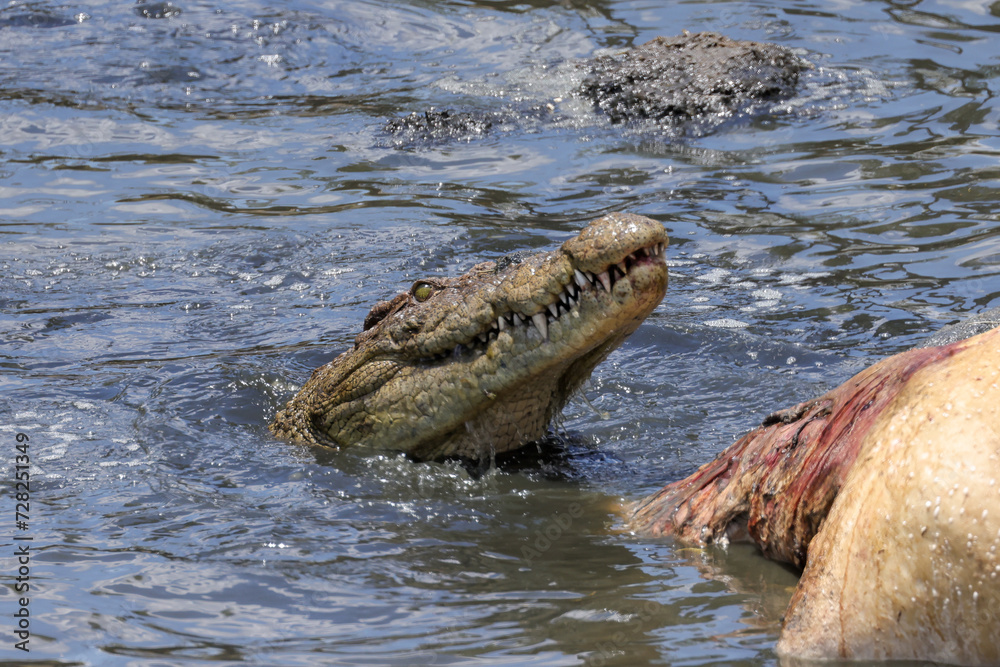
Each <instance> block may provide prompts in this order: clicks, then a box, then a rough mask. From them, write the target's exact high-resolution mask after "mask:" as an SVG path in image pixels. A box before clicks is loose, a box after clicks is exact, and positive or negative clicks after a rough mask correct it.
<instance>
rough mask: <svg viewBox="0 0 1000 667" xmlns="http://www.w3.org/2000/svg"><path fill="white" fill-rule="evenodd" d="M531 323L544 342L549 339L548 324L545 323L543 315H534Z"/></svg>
mask: <svg viewBox="0 0 1000 667" xmlns="http://www.w3.org/2000/svg"><path fill="white" fill-rule="evenodd" d="M531 321H532V322H534V323H535V326H536V327H537V328H538V332H539V333H540V334H542V338H543V339H544V340H548V339H549V323H548V322H546V321H545V313H535V314H534V315H532V316H531Z"/></svg>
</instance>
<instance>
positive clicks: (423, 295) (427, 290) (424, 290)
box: [410, 282, 434, 301]
mask: <svg viewBox="0 0 1000 667" xmlns="http://www.w3.org/2000/svg"><path fill="white" fill-rule="evenodd" d="M410 294H412V295H413V298H414V299H416V300H417V301H427V299H429V298H431V294H434V285H431V284H430V283H423V282H419V283H414V284H413V288H412V289H410Z"/></svg>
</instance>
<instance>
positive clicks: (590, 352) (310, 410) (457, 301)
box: [271, 213, 668, 461]
mask: <svg viewBox="0 0 1000 667" xmlns="http://www.w3.org/2000/svg"><path fill="white" fill-rule="evenodd" d="M667 242H668V238H667V233H666V231H665V229H664V227H663V225H662V224H661V223H659V222H657V221H655V220H651V219H650V218H646V217H642V216H638V215H633V214H629V213H611V214H608V215H605V216H603V217H601V218H599V219H597V220H594V221H593V222H591V223H590V224H589V225H587V226H586V227H585V228H584V229H583V230H582V231H581V232H580V233H579V234H577V235H576V236H574V237H573V238H570V239H568V240H567V241H565V242H564V243H563V244H562V245H561V246H560V247H559V248H557V249H555V250H552V251H549V252H541V253H536V254H524V253H515V254H512V255H507V256H505V257H502V258H500V259H498V260H495V261H487V262H482V263H480V264H476V265H475V266H473V267H472V268H471V269H470V270H469V271H468V273H466V274H465V275H463V276H460V277H457V278H441V277H427V278H421V279H419V280H417V281H416V282H414V283H413V285H412V286H411V287H410V289H409V290H408V291H406V292H403V293H401V294H398V295H397V296H395V297H394V298H392V299H390V300H388V301H383V302H380V303H378V304H376V305H375V306H374V307H373V308H372V309H371V312H369V313H368V316H367V317H366V318H365V322H364V326H363V330H362V332H361V333H359V334H358V336H357V338H356V339H355V342H354V347H353V348H352V349H349V350H347V351H346V352H344V353H342V354H341V355H340V356H338V357H336V358H335V359H334V360H333V361H331V362H329V363H328V364H326V365H324V366H322V367H320V368H318V369H317V370H316V371H314V372H313V374H312V376H311V377H310V378H309V380H308V381H307V382H306V383H305V385H304V386H303V387H302V389H301V390H300V391H299V392H298V394H297V395H296V396H295V397H294V398H292V399H291V401H290V402H289V403H288V405H287V406H286V407H285V408H284V409H283V410H281V411H280V412H279V413H278V414H277V416H276V417H275V419H274V422H273V423H272V425H271V430H272V432H273V433H274V434H275V435H276V436H278V437H281V438H285V439H292V440H301V441H305V442H308V443H312V444H317V445H328V446H335V447H339V446H349V445H362V446H369V447H372V448H378V449H393V450H399V451H402V452H405V453H406V454H408V455H410V456H411V457H413V458H414V459H418V460H428V459H443V458H452V457H454V458H461V459H469V460H473V461H484V460H487V459H489V458H490V457H492V456H493V455H494V454H499V453H502V452H505V451H510V450H513V449H516V448H518V447H520V446H522V445H524V444H527V443H529V442H533V441H537V440H539V439H541V438H542V437H544V436H545V435H546V432H547V428H548V425H549V424H550V422H551V421H552V419H553V417H554V416H555V415H556V414H558V412H559V411H560V410H561V409H562V407H563V405H564V404H565V403H566V401H567V400H568V398H569V397H570V395H572V394H573V392H574V391H575V390H576V389H578V388H579V387H580V385H581V384H582V383H583V382H584V380H586V379H587V378H588V377H589V376H590V374H591V371H592V370H593V369H594V367H595V366H596V365H597V364H598V363H600V362H601V361H602V360H603V359H604V358H605V357H607V355H608V354H609V353H610V352H611V351H612V350H613V349H614V348H616V347H617V346H618V345H619V344H620V343H621V342H622V341H623V340H625V338H626V337H627V336H628V335H629V334H631V333H632V332H633V331H634V330H635V329H636V328H637V327H638V326H639V324H640V323H641V322H642V321H643V320H644V319H645V318H646V317H647V316H648V315H649V314H650V313H651V312H652V311H653V309H655V308H656V306H657V305H658V304H659V303H660V301H661V300H662V299H663V296H664V293H665V292H666V288H667V268H666V261H665V253H666V246H667Z"/></svg>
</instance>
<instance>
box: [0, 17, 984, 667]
mask: <svg viewBox="0 0 1000 667" xmlns="http://www.w3.org/2000/svg"><path fill="white" fill-rule="evenodd" d="M681 29H688V30H691V31H696V30H717V31H720V32H724V33H725V34H727V35H729V36H731V37H734V38H744V39H758V40H771V41H775V42H778V43H780V44H783V45H786V46H788V47H790V48H793V49H796V50H797V51H798V52H799V53H801V55H802V56H803V57H804V58H806V59H807V60H809V61H810V62H811V63H812V64H813V65H814V69H813V70H812V71H811V72H809V73H808V74H807V75H806V76H805V79H804V86H803V89H802V92H801V95H800V96H799V97H797V98H795V99H793V100H789V101H788V102H787V103H786V104H785V105H783V106H782V108H780V109H776V110H775V112H774V113H771V114H768V115H766V116H763V117H760V118H756V119H753V120H748V119H744V120H739V121H736V122H731V123H727V124H726V125H724V126H723V127H721V128H720V129H719V131H717V132H715V133H713V134H708V135H705V136H700V137H699V136H689V137H682V138H678V137H675V136H670V135H669V134H658V133H657V132H652V131H649V128H645V129H643V130H641V131H640V130H634V129H633V130H629V129H622V128H618V127H612V126H608V125H607V124H606V123H604V122H603V121H601V120H600V119H599V118H596V117H594V116H592V115H590V114H589V113H587V111H586V110H585V109H580V108H576V107H573V105H572V103H571V100H570V101H564V102H563V103H561V105H562V106H561V108H560V112H561V115H560V116H559V122H553V123H530V124H527V125H526V126H525V127H523V128H506V129H503V131H498V132H495V133H492V134H490V135H488V136H485V137H481V138H478V139H475V140H470V141H462V142H454V143H438V144H431V145H405V146H398V145H395V144H394V143H393V141H392V140H391V139H388V138H387V137H385V136H384V135H383V134H382V132H381V128H382V126H383V124H384V122H385V120H386V119H387V118H391V117H396V116H401V115H404V114H407V113H410V112H412V111H422V110H424V109H427V108H429V107H437V108H455V109H485V110H489V109H494V108H497V107H499V106H502V105H504V104H521V103H523V104H533V103H536V102H544V101H547V100H551V99H554V98H556V97H562V96H564V95H565V93H566V92H567V91H569V90H570V89H571V88H572V85H573V83H574V79H573V77H574V74H573V71H574V69H573V68H572V67H571V66H567V65H566V63H568V62H571V61H572V60H573V59H579V58H586V57H590V56H592V55H594V54H596V53H600V52H605V51H607V50H613V49H615V48H619V47H622V46H626V45H631V44H639V43H642V42H644V41H647V40H648V39H651V38H653V37H655V36H657V35H674V34H677V33H678V32H679V31H680V30H681ZM998 31H1000V10H997V8H996V7H995V6H994V5H991V4H989V3H986V2H982V3H980V2H961V3H959V2H945V1H941V2H920V1H918V2H882V1H867V2H840V3H833V4H830V3H815V2H809V1H795V2H792V1H789V0H784V1H782V2H779V3H764V2H753V1H732V2H687V3H668V4H664V3H656V2H648V1H646V2H625V1H621V2H611V1H609V2H597V1H594V2H581V1H577V0H567V1H565V2H546V1H545V0H532V1H530V2H529V1H525V2H501V1H499V0H497V1H493V2H485V1H484V2H472V1H467V2H457V1H453V2H418V1H416V0H414V1H411V2H405V1H402V0H392V1H390V0H385V1H375V0H371V1H364V2H358V1H352V2H309V1H307V0H296V1H295V2H292V3H286V4H284V5H283V6H281V7H275V6H272V5H268V4H264V3H260V2H257V1H256V0H248V1H237V2H231V3H227V4H225V5H216V4H211V3H207V2H199V1H197V0H177V2H176V3H173V4H171V3H164V2H161V3H156V2H140V3H137V4H125V3H109V2H100V1H99V0H95V1H93V2H87V3H81V4H77V5H72V4H59V3H55V2H16V3H14V4H9V5H7V6H6V7H4V8H3V9H2V10H0V59H2V62H3V63H4V67H3V68H2V69H0V331H2V335H0V345H2V347H0V368H2V375H0V383H2V387H3V392H2V397H0V415H2V419H0V428H2V429H3V431H2V438H0V442H2V443H4V444H3V446H2V451H3V452H4V453H3V454H2V456H0V470H2V475H3V479H4V480H5V481H4V484H5V485H6V487H7V488H11V487H12V481H11V480H12V479H13V472H14V463H15V460H14V456H15V454H16V452H15V451H14V449H13V447H14V434H16V433H18V432H23V433H26V434H28V435H29V436H30V438H31V440H30V455H31V465H32V469H31V472H32V487H31V501H32V510H31V513H30V515H31V519H30V527H29V529H28V530H27V531H24V532H21V533H19V534H21V535H25V534H28V535H30V536H31V537H33V541H32V549H33V558H32V562H31V567H32V571H31V576H32V591H31V592H32V598H31V607H30V609H31V614H32V616H31V633H32V634H31V644H30V647H31V652H30V653H29V654H24V653H22V652H20V651H16V650H14V649H13V646H12V645H13V641H12V640H11V639H10V637H11V632H12V630H13V625H12V623H11V618H12V617H11V616H10V614H11V613H13V612H12V611H11V612H8V611H6V610H13V609H15V608H16V595H15V593H14V591H13V590H12V588H11V584H9V583H8V586H6V587H5V588H3V589H0V590H2V595H0V606H2V607H3V609H4V610H5V611H4V612H3V615H4V617H5V618H6V619H7V620H6V621H4V622H3V623H4V624H6V626H7V629H5V630H4V636H5V637H6V638H5V639H4V644H3V645H2V647H0V652H2V653H0V655H2V656H3V659H5V660H7V662H6V663H5V664H11V665H14V664H16V665H22V664H54V665H157V666H160V665H183V666H185V667H186V666H190V665H202V664H204V665H208V664H212V665H220V664H234V665H236V664H256V665H283V666H290V665H324V664H337V665H415V664H477V665H576V664H586V665H594V666H597V665H629V666H634V665H647V664H648V665H665V664H670V665H705V664H716V663H725V664H743V665H751V664H752V665H761V664H777V660H776V658H775V656H774V654H773V646H774V643H775V641H776V639H777V634H778V622H779V619H780V616H781V614H782V612H783V609H784V604H785V602H786V601H787V599H788V596H789V594H790V591H791V589H792V587H793V586H794V585H795V581H796V578H795V575H794V574H793V573H791V572H789V571H786V570H785V569H783V568H782V567H780V566H778V565H775V564H772V563H768V562H766V561H764V560H763V559H762V558H761V557H760V556H759V555H757V554H756V553H755V552H754V551H753V550H752V549H750V548H749V547H745V546H739V545H737V546H733V547H731V548H730V549H729V550H728V551H721V550H718V549H708V550H697V549H688V548H681V547H679V546H677V545H674V544H671V543H668V542H664V541H659V540H650V539H643V538H638V537H634V536H630V535H627V534H622V533H621V532H620V531H619V530H618V528H620V524H619V523H618V522H619V519H618V516H617V515H616V514H615V511H614V507H615V505H616V504H617V503H618V502H619V501H620V500H622V499H625V500H632V499H637V498H639V497H641V496H642V495H643V494H645V493H648V492H651V491H653V490H655V489H656V488H658V487H659V486H660V485H662V484H663V483H665V482H667V481H670V480H672V479H676V478H678V477H679V476H682V475H685V474H687V473H689V472H691V471H692V470H693V469H694V468H695V467H696V466H697V465H698V464H699V463H701V462H703V461H705V460H707V459H708V458H710V457H711V456H713V455H714V454H715V452H717V451H718V450H719V449H721V448H722V447H724V446H725V445H727V444H729V443H730V442H731V441H732V440H733V439H734V438H735V437H737V436H738V435H739V434H740V433H742V432H743V431H745V430H747V429H749V428H751V427H753V426H754V425H756V424H757V423H758V422H759V420H760V419H761V418H762V417H763V416H764V415H765V414H767V413H768V412H769V411H771V410H773V409H776V408H779V407H784V406H786V405H788V404H791V403H794V402H797V401H799V400H802V399H804V398H808V397H810V396H812V395H814V394H817V393H820V392H822V391H825V390H826V389H828V388H830V387H832V386H835V385H836V384H838V383H840V382H842V381H843V380H844V379H846V378H847V377H849V376H850V375H851V374H853V373H854V372H856V371H857V370H859V369H861V368H862V367H864V366H866V365H868V364H870V363H871V362H872V361H874V360H876V359H878V358H881V357H883V356H886V355H888V354H891V353H894V352H898V351H900V350H903V349H906V348H908V347H910V346H912V345H914V344H916V343H918V342H919V341H920V340H921V339H922V338H924V337H925V336H926V335H927V334H928V332H931V331H934V330H936V329H938V328H939V327H941V326H942V325H944V324H945V323H948V322H951V321H955V320H957V319H960V318H962V317H963V316H966V315H967V314H970V313H975V312H979V311H981V310H984V309H986V308H988V307H990V306H996V305H1000V278H998V275H1000V229H998V222H997V221H998V214H997V212H996V209H997V201H998V200H1000V167H998V166H997V165H998V154H1000V112H998V110H997V109H996V108H995V104H994V95H995V93H994V90H993V89H994V88H1000V37H998ZM617 210H628V211H632V212H635V213H641V214H644V215H648V216H652V217H654V218H656V219H658V220H661V221H662V222H663V223H664V224H665V225H666V227H667V228H668V230H669V232H670V235H671V248H670V251H669V258H670V267H671V285H670V289H669V292H668V295H667V298H666V299H665V301H664V303H663V305H662V306H660V308H659V309H658V310H657V311H656V312H655V313H654V314H653V316H652V317H651V318H650V319H649V320H648V321H647V322H646V323H645V324H644V325H643V326H641V327H640V329H639V330H638V331H637V332H636V334H635V335H634V336H632V338H630V339H629V341H627V343H626V344H625V345H624V346H623V347H622V348H621V349H620V350H618V351H617V352H615V353H614V354H613V355H612V357H611V358H610V359H609V360H608V362H606V363H605V364H604V365H602V366H601V367H599V368H598V370H597V371H596V372H595V374H594V377H593V379H592V381H591V383H590V384H589V386H588V387H587V388H586V389H585V392H584V394H585V398H586V400H584V397H578V398H576V399H574V400H573V401H572V402H571V403H570V405H569V406H568V407H567V409H566V411H565V413H564V415H563V416H562V418H561V420H560V422H559V425H558V429H557V432H558V437H556V438H554V439H553V441H552V442H550V443H549V446H548V447H547V448H546V449H545V452H544V455H543V456H541V457H540V458H539V459H537V460H534V461H526V462H524V463H523V464H522V465H520V466H511V467H507V468H503V469H500V470H494V471H491V472H489V473H488V474H485V475H482V476H471V475H469V474H468V472H467V471H465V470H464V469H463V468H461V467H460V466H457V465H453V464H414V463H412V462H409V461H406V460H404V459H401V458H399V457H397V456H394V455H390V454H386V455H379V454H373V453H370V452H366V453H361V452H353V451H344V452H326V451H315V450H312V449H309V448H307V447H304V446H299V445H290V444H288V443H284V442H279V441H275V440H273V439H272V438H271V437H270V435H269V434H268V432H267V428H266V425H267V422H268V420H269V419H270V417H271V416H273V414H274V412H275V411H276V410H277V409H278V408H279V407H280V406H281V405H282V404H283V402H284V401H285V400H286V399H287V398H288V397H289V395H290V394H291V393H292V392H293V391H294V389H295V388H296V387H297V386H299V385H300V384H301V383H302V382H303V381H304V380H305V378H306V377H308V374H309V372H311V370H312V369H313V368H315V367H316V366H318V365H320V364H321V363H324V362H326V361H328V360H329V359H331V358H332V357H333V356H334V355H335V354H336V353H338V352H339V351H341V350H342V349H344V348H345V347H347V346H349V345H350V344H351V342H352V340H353V338H354V335H355V334H356V333H357V331H358V330H359V329H360V324H361V322H362V320H363V318H364V315H365V313H367V311H368V308H369V307H370V306H371V305H372V304H373V303H374V302H375V301H377V300H379V299H384V298H386V297H389V296H391V295H393V294H395V293H396V292H397V291H398V290H400V289H403V288H405V287H406V286H408V285H409V284H410V283H411V282H412V281H413V280H415V279H417V278H419V277H421V276H426V275H434V274H455V273H459V272H462V271H464V270H466V269H467V268H469V267H470V266H472V265H473V264H475V263H477V262H479V261H482V260H483V259H487V258H491V257H495V256H497V255H498V254H501V253H504V252H508V251H510V250H514V249H530V248H548V247H552V246H554V245H555V244H558V243H560V242H561V241H562V240H564V239H565V238H567V237H569V236H570V235H572V234H573V233H574V231H575V230H577V229H579V228H580V227H582V226H583V225H584V224H585V223H586V222H588V221H589V220H591V219H593V218H595V217H597V216H599V215H601V214H603V213H606V212H610V211H617ZM7 495H8V497H9V494H7ZM4 507H6V508H8V509H7V511H6V512H5V513H4V518H3V521H4V522H5V525H4V527H3V529H2V530H0V535H2V536H9V535H10V534H11V533H13V532H18V531H16V528H15V526H14V523H13V522H14V517H13V511H14V510H13V504H12V503H10V502H7V503H5V504H4ZM0 549H2V550H3V552H4V553H5V554H10V553H11V552H12V550H13V542H12V541H11V540H10V539H9V537H0ZM3 562H4V568H6V570H7V573H8V574H10V573H11V572H13V571H14V566H13V564H12V563H13V560H12V559H10V558H5V559H4V561H3Z"/></svg>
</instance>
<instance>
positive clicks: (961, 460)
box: [628, 310, 1000, 665]
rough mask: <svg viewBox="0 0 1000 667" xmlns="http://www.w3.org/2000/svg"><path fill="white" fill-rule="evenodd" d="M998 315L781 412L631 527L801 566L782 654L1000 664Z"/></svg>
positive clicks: (650, 501)
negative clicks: (735, 543)
mask: <svg viewBox="0 0 1000 667" xmlns="http://www.w3.org/2000/svg"><path fill="white" fill-rule="evenodd" d="M997 324H1000V310H998V311H994V312H992V313H988V314H987V315H986V316H985V317H981V318H977V321H975V322H970V323H968V324H965V325H962V326H959V327H956V328H954V329H952V330H950V331H946V332H942V333H941V335H939V336H937V337H936V339H937V340H935V341H933V342H936V343H939V344H938V345H929V346H924V347H919V348H915V349H913V350H909V351H907V352H903V353H900V354H897V355H895V356H892V357H889V358H887V359H884V360H882V361H880V362H878V363H876V364H874V365H873V366H871V367H869V368H866V369H865V370H863V371H861V372H860V373H858V374H857V375H855V376H854V377H852V378H850V379H849V380H847V381H846V382H844V383H843V384H841V385H840V386H838V387H836V388H835V389H833V390H831V391H829V392H828V393H826V394H824V395H823V396H820V397H819V398H816V399H813V400H809V401H806V402H804V403H800V404H798V405H795V406H792V407H791V408H788V409H785V410H780V411H778V412H775V413H773V414H772V415H770V416H768V417H767V418H766V419H765V420H764V421H763V423H762V424H761V425H760V426H759V427H758V428H756V429H754V430H753V431H751V432H749V433H747V434H746V435H745V436H743V437H742V438H740V439H739V440H737V441H736V442H735V443H733V444H732V445H731V446H730V447H728V448H727V449H726V450H725V451H723V452H721V453H720V454H719V455H718V456H717V457H716V458H715V459H714V460H713V461H710V462H709V463H706V464H705V465H704V466H702V467H701V468H699V469H698V470H697V471H696V472H694V473H693V474H691V475H690V476H689V477H687V478H685V479H682V480H678V481H676V482H673V483H671V484H668V485H667V486H665V487H664V488H663V489H661V490H660V491H658V492H656V493H654V494H652V495H650V496H648V497H646V498H645V499H643V500H641V501H639V502H638V503H635V504H634V505H633V506H631V508H630V511H629V517H628V525H629V527H630V528H631V530H632V531H634V532H636V533H638V534H646V535H657V536H670V537H673V538H675V539H678V540H680V541H681V542H685V543H690V544H697V545H707V544H711V543H716V544H727V543H728V542H729V541H730V540H733V539H749V540H751V541H753V542H754V543H756V544H757V545H758V546H759V547H760V549H761V550H762V552H763V553H764V555H765V556H767V557H769V558H772V559H774V560H778V561H783V562H787V563H790V564H792V565H794V566H795V567H796V568H798V569H801V570H802V577H801V579H800V581H799V584H798V586H797V587H796V589H795V592H794V593H793V596H792V599H791V602H790V603H789V607H788V610H787V611H786V613H785V618H784V623H783V627H782V632H781V637H780V640H779V642H778V645H777V647H776V650H777V652H778V653H779V655H781V656H784V657H791V658H803V659H812V660H843V659H849V660H927V661H933V662H944V663H953V664H962V665H996V664H1000V636H998V635H997V633H996V628H997V625H998V623H1000V585H998V583H997V582H998V581H1000V554H998V550H1000V511H998V510H997V508H998V503H997V499H998V498H1000V495H998V493H1000V327H997ZM989 327H995V328H989ZM984 328H986V329H987V330H986V331H985V332H982V333H978V332H979V331H981V330H982V329H984ZM963 335H971V337H969V338H962V336H963Z"/></svg>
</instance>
